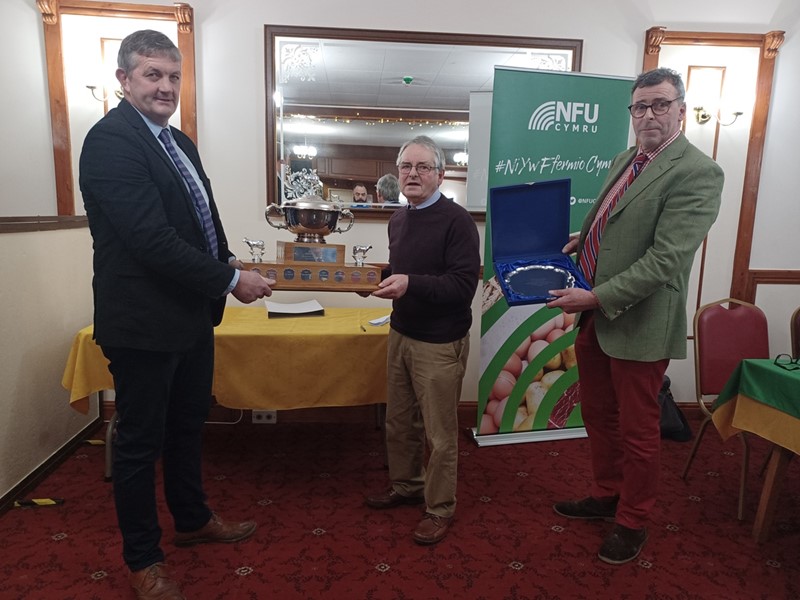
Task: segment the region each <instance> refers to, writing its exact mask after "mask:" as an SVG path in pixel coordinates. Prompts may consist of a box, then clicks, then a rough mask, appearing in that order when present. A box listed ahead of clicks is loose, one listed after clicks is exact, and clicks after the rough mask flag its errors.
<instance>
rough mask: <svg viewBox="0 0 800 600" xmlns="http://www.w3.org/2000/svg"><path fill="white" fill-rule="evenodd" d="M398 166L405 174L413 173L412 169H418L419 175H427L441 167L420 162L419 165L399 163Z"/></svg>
mask: <svg viewBox="0 0 800 600" xmlns="http://www.w3.org/2000/svg"><path fill="white" fill-rule="evenodd" d="M397 168H398V169H400V172H401V173H402V174H403V175H408V174H409V173H411V169H416V170H417V174H418V175H427V174H428V173H430V172H431V171H438V170H439V169H438V168H436V167H434V166H431V165H429V164H426V163H420V164H418V165H412V164H411V163H400V164H399V165H397Z"/></svg>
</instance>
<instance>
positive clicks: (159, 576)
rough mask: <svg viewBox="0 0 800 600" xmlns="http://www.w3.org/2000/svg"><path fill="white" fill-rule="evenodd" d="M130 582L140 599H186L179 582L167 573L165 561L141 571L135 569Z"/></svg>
mask: <svg viewBox="0 0 800 600" xmlns="http://www.w3.org/2000/svg"><path fill="white" fill-rule="evenodd" d="M130 582H131V587H133V591H134V592H136V597H137V598H138V599H139V600H186V597H185V596H184V595H183V594H181V590H180V588H179V587H178V584H177V583H176V582H175V580H174V579H171V578H170V576H169V573H167V565H165V564H164V563H154V564H152V565H150V566H149V567H146V568H144V569H141V570H140V571H134V572H133V573H131V576H130Z"/></svg>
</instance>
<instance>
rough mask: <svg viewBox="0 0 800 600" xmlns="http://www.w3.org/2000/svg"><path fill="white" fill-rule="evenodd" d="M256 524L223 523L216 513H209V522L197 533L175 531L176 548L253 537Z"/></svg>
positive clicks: (247, 522) (229, 541)
mask: <svg viewBox="0 0 800 600" xmlns="http://www.w3.org/2000/svg"><path fill="white" fill-rule="evenodd" d="M255 530H256V524H255V523H254V522H253V521H242V522H241V523H232V522H228V521H223V520H222V519H220V518H219V516H218V515H217V514H216V513H211V520H210V521H209V522H208V523H206V524H205V526H203V527H201V528H200V529H198V530H197V531H176V532H175V545H176V546H194V545H195V544H210V543H215V542H217V543H227V544H229V543H231V542H238V541H239V540H243V539H245V538H248V537H250V536H251V535H253V532H254V531H255Z"/></svg>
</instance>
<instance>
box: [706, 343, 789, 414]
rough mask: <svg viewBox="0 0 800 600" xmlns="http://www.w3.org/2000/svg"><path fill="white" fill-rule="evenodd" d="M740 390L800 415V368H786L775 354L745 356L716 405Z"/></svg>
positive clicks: (775, 406)
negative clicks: (772, 356)
mask: <svg viewBox="0 0 800 600" xmlns="http://www.w3.org/2000/svg"><path fill="white" fill-rule="evenodd" d="M737 394H744V395H745V396H749V397H750V398H753V399H754V400H758V401H759V402H762V403H764V404H767V405H769V406H772V407H774V408H776V409H778V410H780V411H781V412H785V413H787V414H789V415H792V416H793V417H796V418H799V419H800V369H796V370H794V371H789V370H787V369H783V368H781V367H779V366H777V365H775V364H774V360H773V359H771V358H765V359H760V358H759V359H756V358H748V359H745V360H743V361H742V362H741V363H739V366H738V367H736V370H735V371H734V372H733V374H732V375H731V377H730V379H728V382H727V383H726V384H725V387H724V388H723V389H722V391H721V392H720V394H719V397H718V398H717V400H716V401H715V402H714V407H713V408H714V409H716V408H718V407H719V406H721V405H722V404H725V403H726V402H728V401H729V400H731V399H732V398H735V397H736V396H737Z"/></svg>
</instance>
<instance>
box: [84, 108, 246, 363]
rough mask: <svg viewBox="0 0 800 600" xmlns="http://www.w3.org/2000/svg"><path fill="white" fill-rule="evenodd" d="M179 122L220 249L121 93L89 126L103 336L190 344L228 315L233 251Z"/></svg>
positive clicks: (88, 174)
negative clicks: (209, 248) (213, 251)
mask: <svg viewBox="0 0 800 600" xmlns="http://www.w3.org/2000/svg"><path fill="white" fill-rule="evenodd" d="M172 132H173V135H174V138H175V141H176V142H177V144H178V146H180V148H181V149H182V150H183V151H184V152H185V153H186V155H187V156H188V157H189V158H190V160H191V161H192V163H193V164H194V166H195V168H196V169H197V172H198V173H199V174H200V177H201V179H202V183H203V185H204V186H205V189H206V192H207V193H208V197H209V200H210V204H211V214H212V217H213V220H214V224H215V226H216V230H217V238H218V240H219V259H218V260H216V259H214V258H213V257H212V256H211V255H210V254H208V253H207V252H206V249H205V244H206V240H205V236H204V234H203V230H202V226H201V224H200V221H199V219H198V217H197V214H196V212H195V209H194V206H193V204H192V200H191V197H190V196H189V192H188V190H187V189H186V185H185V184H184V181H183V179H182V177H181V175H180V173H179V172H178V170H177V169H176V168H175V166H174V164H173V163H172V161H171V160H170V158H169V156H168V155H167V153H166V152H165V151H164V149H163V147H162V146H161V144H160V143H159V142H158V140H157V139H156V138H155V136H153V134H152V132H151V131H150V129H149V128H148V127H147V125H146V123H145V122H144V120H143V119H142V117H141V116H140V115H139V113H138V112H137V111H136V110H135V109H134V108H133V107H132V106H131V105H130V104H129V103H128V102H127V101H125V100H123V101H122V102H121V103H120V105H119V107H118V108H114V109H112V110H110V111H109V112H108V114H107V115H106V116H105V117H103V118H102V119H101V120H100V121H99V122H98V123H97V124H96V125H95V126H94V127H93V128H92V129H91V130H90V131H89V133H88V135H87V136H86V140H85V142H84V145H83V150H82V152H81V157H80V187H81V192H82V194H83V200H84V206H85V207H86V215H87V217H88V220H89V228H90V230H91V233H92V238H93V240H94V280H93V289H94V304H95V306H94V332H95V338H96V339H97V342H98V343H99V344H100V345H101V346H103V345H106V346H112V347H120V348H136V349H141V350H153V351H165V352H176V351H183V350H186V349H188V348H190V347H192V346H193V345H194V344H195V343H196V342H197V341H199V340H200V339H202V338H203V336H205V335H208V333H209V332H210V330H211V328H212V327H213V326H214V325H216V324H218V323H219V322H220V321H221V319H222V312H223V310H224V306H225V296H223V292H224V291H225V290H226V288H227V287H228V285H229V284H230V282H231V280H232V278H233V274H234V269H233V267H231V266H230V265H228V264H227V263H228V259H229V257H230V256H232V255H231V252H230V251H229V250H228V244H227V240H226V238H225V232H224V231H223V229H222V224H221V223H220V220H219V214H218V212H217V207H216V204H215V203H214V196H213V194H212V193H211V185H210V182H209V180H208V177H207V176H206V174H205V171H204V170H203V166H202V164H201V162H200V156H199V154H198V152H197V148H196V147H195V145H194V144H193V143H192V141H191V140H190V139H189V138H188V137H187V136H186V135H184V134H183V133H181V132H180V131H178V130H176V129H174V128H173V129H172Z"/></svg>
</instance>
